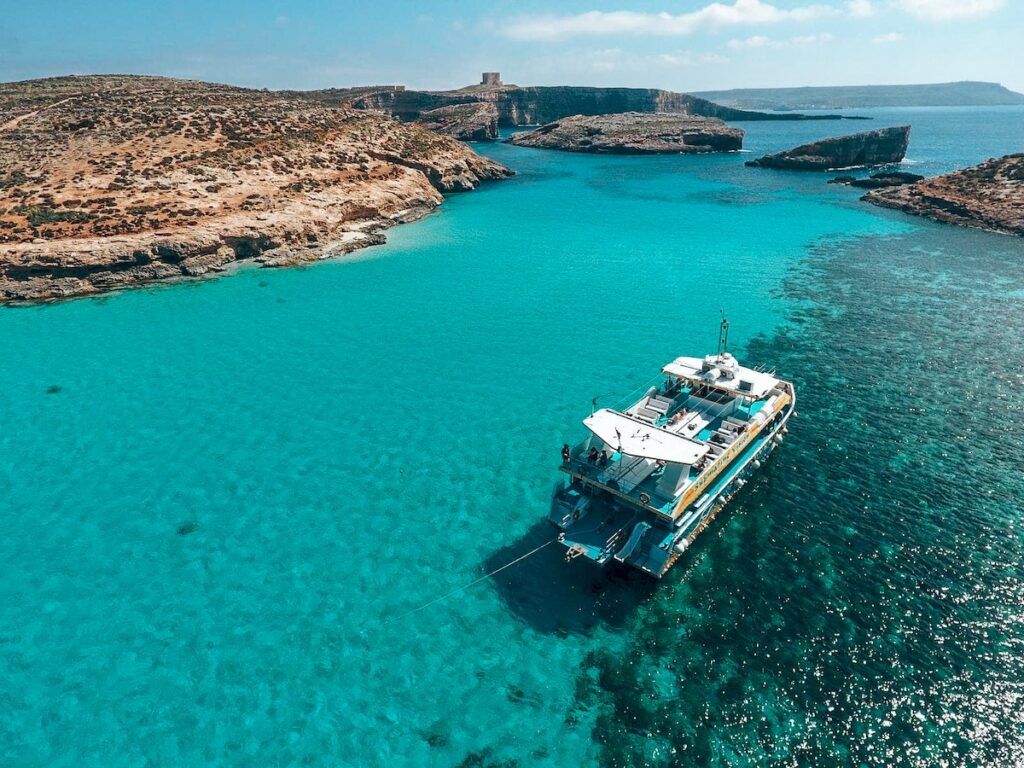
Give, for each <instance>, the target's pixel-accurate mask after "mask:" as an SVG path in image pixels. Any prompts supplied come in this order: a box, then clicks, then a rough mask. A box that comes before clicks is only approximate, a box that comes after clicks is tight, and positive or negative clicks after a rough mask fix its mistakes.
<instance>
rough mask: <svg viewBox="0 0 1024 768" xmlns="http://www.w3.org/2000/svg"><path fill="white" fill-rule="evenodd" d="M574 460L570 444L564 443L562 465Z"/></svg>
mask: <svg viewBox="0 0 1024 768" xmlns="http://www.w3.org/2000/svg"><path fill="white" fill-rule="evenodd" d="M571 458H572V452H571V451H570V450H569V444H568V443H562V463H563V464H568V463H569V459H571Z"/></svg>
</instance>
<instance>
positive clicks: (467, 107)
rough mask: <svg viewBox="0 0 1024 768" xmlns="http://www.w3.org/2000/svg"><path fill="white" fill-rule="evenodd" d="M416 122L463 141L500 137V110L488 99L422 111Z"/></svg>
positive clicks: (487, 139) (490, 139) (488, 139)
mask: <svg viewBox="0 0 1024 768" xmlns="http://www.w3.org/2000/svg"><path fill="white" fill-rule="evenodd" d="M416 123H417V124H419V125H422V126H423V127H424V128H427V129H429V130H431V131H436V132H437V133H440V134H443V135H444V136H451V137H452V138H453V139H459V140H461V141H493V140H494V139H497V138H498V110H497V109H496V108H495V106H494V104H492V103H490V102H487V101H477V102H471V103H468V104H450V105H448V106H447V107H438V108H437V109H430V110H427V111H426V112H421V113H420V114H419V117H417V118H416Z"/></svg>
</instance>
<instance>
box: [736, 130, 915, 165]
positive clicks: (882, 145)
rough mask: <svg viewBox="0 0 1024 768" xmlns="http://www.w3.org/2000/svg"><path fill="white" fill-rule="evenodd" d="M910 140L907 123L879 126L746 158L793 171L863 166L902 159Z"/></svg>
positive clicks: (751, 161)
mask: <svg viewBox="0 0 1024 768" xmlns="http://www.w3.org/2000/svg"><path fill="white" fill-rule="evenodd" d="M909 143H910V126H909V125H903V126H899V127H896V128H879V129H877V130H874V131H864V132H863V133H854V134H852V135H850V136H838V137H836V138H831V139H822V140H821V141H815V142H812V143H810V144H801V145H800V146H799V147H794V148H793V149H787V150H786V151H785V152H779V153H777V154H773V155H765V156H764V157H762V158H759V159H757V160H748V161H747V163H746V164H747V165H750V166H757V167H762V168H786V169H793V170H808V171H827V170H833V169H836V168H862V167H865V166H873V165H887V164H889V163H898V162H900V161H901V160H903V157H904V155H906V153H907V145H908V144H909Z"/></svg>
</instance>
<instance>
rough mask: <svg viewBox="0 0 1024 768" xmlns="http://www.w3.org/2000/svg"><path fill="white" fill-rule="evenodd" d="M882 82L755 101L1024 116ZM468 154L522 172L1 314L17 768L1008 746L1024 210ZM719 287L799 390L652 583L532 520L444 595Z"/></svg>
mask: <svg viewBox="0 0 1024 768" xmlns="http://www.w3.org/2000/svg"><path fill="white" fill-rule="evenodd" d="M863 112H864V111H862V113H863ZM868 114H871V115H872V116H873V117H874V118H875V120H873V121H872V122H871V123H853V122H850V123H842V124H838V123H821V122H808V123H748V124H745V125H743V126H742V127H743V128H745V129H746V130H747V139H746V147H747V148H748V149H749V150H750V151H751V153H763V152H766V151H771V150H778V149H782V148H785V147H788V146H791V145H793V144H796V143H799V142H802V141H804V140H809V139H813V138H819V137H822V136H826V135H835V134H836V133H838V132H841V131H846V132H852V131H855V130H863V129H866V128H869V127H881V126H884V125H896V124H902V123H905V122H909V123H911V124H912V125H913V134H912V138H911V145H910V151H909V153H908V159H907V163H906V167H907V169H908V170H917V171H919V172H921V173H924V174H933V173H938V172H942V171H947V170H951V169H953V168H956V167H960V166H964V165H969V164H973V163H977V162H980V161H982V160H984V159H986V158H988V157H991V156H997V155H1001V154H1005V153H1008V152H1011V151H1022V150H1024V109H1020V108H1001V109H920V110H873V111H868ZM479 149H480V151H482V152H484V153H486V154H488V155H490V156H492V157H494V158H496V159H497V160H499V161H501V162H503V163H506V164H507V165H509V166H510V167H512V168H514V169H515V170H516V171H518V176H516V177H515V178H514V179H512V180H510V181H506V182H501V183H495V184H491V185H487V186H485V187H484V188H482V189H480V190H478V191H476V192H473V193H468V194H462V195H455V196H452V197H450V198H449V200H448V201H447V202H446V203H445V205H444V206H443V207H442V208H441V210H440V211H439V212H438V213H436V214H435V215H432V216H430V217H428V218H427V219H425V220H423V221H421V222H419V223H416V224H412V225H407V226H402V227H399V228H396V229H394V230H392V231H391V232H390V233H389V238H390V242H389V243H388V245H386V246H383V247H380V248H375V249H372V250H368V251H363V252H361V253H359V254H357V255H356V256H355V258H350V259H347V260H336V261H328V262H323V263H319V264H316V265H313V266H310V267H306V268H297V269H286V270H257V269H249V270H243V271H241V272H239V273H237V274H234V275H232V276H228V277H224V278H222V279H217V280H208V281H201V282H195V283H184V284H176V285H164V286H158V287H153V288H149V289H145V290H134V291H128V292H124V293H119V294H115V295H110V296H105V297H102V298H97V299H86V300H77V301H71V302H66V303H62V304H57V305H51V306H41V307H29V308H7V309H2V310H0V359H2V361H3V363H2V365H0V493H2V496H0V499H2V514H0V564H2V566H3V572H2V574H0V764H2V765H4V766H12V767H13V766H67V767H68V768H71V767H74V768H88V767H92V766H95V767H102V768H116V767H119V766H149V765H153V766H172V765H173V766H178V765H182V766H199V765H229V766H251V765H275V766H300V765H317V766H319V765H337V766H388V767H389V768H392V767H393V768H412V767H413V766H416V767H420V766H443V767H445V768H448V767H455V766H461V767H463V768H470V767H472V768H486V767H490V768H512V766H519V767H520V768H526V767H527V766H551V767H554V766H652V767H653V768H661V767H662V766H705V765H713V766H764V765H778V766H831V765H837V766H846V765H851V766H928V767H930V766H981V765H984V766H1018V765H1021V764H1022V763H1024V529H1022V514H1021V513H1022V509H1024V474H1022V471H1024V469H1022V468H1024V241H1022V240H1020V239H1013V238H1010V237H1004V236H997V235H992V234H987V233H984V232H978V231H971V230H964V229H957V228H953V227H949V226H945V225H940V224H934V223H931V222H929V221H926V220H922V219H917V218H912V217H908V216H904V215H902V214H899V213H896V212H890V211H883V210H880V209H876V208H873V207H871V206H868V205H866V204H864V203H861V202H859V200H858V196H859V192H858V191H857V190H853V189H849V188H846V187H839V186H835V185H827V184H826V183H825V179H826V178H827V176H824V175H819V174H815V173H811V174H806V173H805V174H801V173H796V172H779V171H770V170H764V169H749V168H745V167H744V166H743V161H744V160H745V159H748V158H749V157H751V156H752V155H751V154H736V155H717V156H704V157H686V156H671V157H650V158H647V157H599V156H588V155H574V154H563V153H558V152H548V151H543V150H531V149H526V148H517V147H512V146H507V145H500V144H498V145H486V146H480V147H479ZM720 308H724V309H725V310H726V311H727V313H728V315H729V318H730V320H731V321H732V329H733V333H732V339H733V347H734V349H735V351H736V353H737V355H738V356H739V357H740V358H741V359H742V360H743V361H745V362H748V363H751V364H763V365H769V366H775V367H777V368H778V369H779V371H780V372H781V373H782V374H784V375H785V376H787V377H788V378H791V379H793V380H794V381H795V382H796V383H797V387H798V392H799V398H800V401H799V408H798V411H799V416H798V418H796V419H794V420H793V422H792V423H791V429H790V434H789V435H788V437H787V440H786V442H785V443H784V444H783V446H782V447H781V448H780V449H779V450H778V451H776V453H775V454H774V455H773V457H772V459H771V461H770V462H768V464H767V465H766V468H765V471H764V472H762V474H761V475H760V476H759V477H758V478H757V480H756V482H753V483H751V484H750V485H748V486H747V488H746V489H745V490H744V492H743V493H741V494H740V495H739V497H738V498H737V499H736V500H735V502H734V503H733V504H732V505H731V506H730V508H729V509H728V510H727V512H725V513H724V514H723V515H721V516H719V518H718V519H717V521H716V524H715V526H714V527H712V528H711V529H709V531H708V532H707V533H705V535H704V536H703V537H701V539H700V540H699V541H698V543H697V544H696V545H695V546H694V547H693V548H692V549H691V550H690V551H689V552H688V553H687V555H686V556H685V557H684V558H683V559H682V560H681V561H680V563H679V564H678V565H677V566H676V568H675V569H674V570H673V571H672V572H671V573H670V575H669V577H668V578H666V579H665V580H664V581H662V582H660V583H657V584H654V583H652V582H649V581H647V580H645V579H643V578H639V577H638V576H632V575H628V574H604V573H601V572H598V571H594V570H591V569H590V568H588V567H587V566H585V565H584V564H581V563H579V562H578V561H577V562H575V563H573V564H572V566H566V565H565V563H564V562H563V557H562V554H561V552H560V551H558V547H556V546H555V545H551V546H548V547H545V548H542V549H541V550H539V551H538V552H537V553H536V554H534V555H533V556H531V557H529V558H527V559H526V560H523V561H522V562H520V563H518V564H516V565H514V566H512V567H510V568H507V569H505V570H503V571H501V572H500V573H499V574H497V575H496V576H493V577H489V578H484V579H483V580H481V581H479V582H478V583H476V584H474V585H473V586H471V587H469V588H467V589H465V590H462V591H460V592H458V593H457V594H454V595H450V596H448V597H447V598H444V599H440V600H437V598H440V597H442V596H443V595H445V594H446V593H449V592H450V591H452V590H455V589H458V588H460V587H462V586H464V585H468V584H471V583H472V582H474V580H476V579H479V578H480V577H481V576H482V575H483V574H485V573H487V572H489V571H492V570H495V569H497V568H499V567H501V566H502V565H504V564H506V563H509V562H511V561H513V560H515V559H516V558H517V557H519V556H521V555H523V554H525V553H527V552H529V551H531V550H533V549H534V548H536V547H538V546H541V545H543V544H544V543H545V542H548V541H550V540H551V538H552V537H553V535H554V531H553V530H552V529H551V528H549V527H548V525H547V524H546V523H545V522H544V515H545V513H546V512H547V504H548V498H549V494H550V491H551V488H552V486H553V484H554V483H555V482H556V480H558V476H559V473H558V472H557V466H558V463H559V457H558V451H559V447H560V446H561V444H562V442H563V440H566V441H571V440H572V439H575V438H578V437H580V436H581V435H582V427H581V425H580V420H581V419H582V418H583V417H584V416H585V415H587V413H589V408H590V402H591V398H593V397H595V396H600V397H604V398H608V399H614V398H617V397H618V396H620V395H623V394H626V393H627V392H629V391H631V390H632V389H634V388H635V387H637V386H638V385H640V384H642V383H644V382H646V381H647V380H648V379H650V378H651V377H652V376H654V375H655V374H656V372H657V371H658V369H659V368H660V366H661V365H662V364H663V363H665V362H666V361H668V360H669V359H671V358H673V357H675V356H677V355H680V354H702V353H704V352H706V351H708V350H709V349H710V348H711V346H712V344H713V343H714V341H715V339H716V336H717V321H718V314H719V309H720ZM435 600H437V601H436V602H431V601H435ZM423 606H426V607H423Z"/></svg>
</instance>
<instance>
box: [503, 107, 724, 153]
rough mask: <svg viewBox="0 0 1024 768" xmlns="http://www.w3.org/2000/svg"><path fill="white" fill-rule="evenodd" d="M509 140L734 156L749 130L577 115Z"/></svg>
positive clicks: (716, 123) (627, 115) (671, 119)
mask: <svg viewBox="0 0 1024 768" xmlns="http://www.w3.org/2000/svg"><path fill="white" fill-rule="evenodd" d="M509 142H510V143H512V144H516V145H519V146H523V147H541V148H544V149H562V150H566V151H569V152H607V153H616V154H650V153H660V154H665V153H679V152H687V153H692V152H730V151H734V150H738V149H740V148H742V146H743V131H742V130H740V129H739V128H730V127H729V126H727V125H726V124H725V123H723V122H722V121H721V120H716V119H715V118H710V117H692V116H690V115H679V114H663V113H656V114H644V113H640V112H624V113H621V114H612V115H596V116H588V115H574V116H572V117H567V118H564V119H562V120H557V121H555V122H552V123H548V124H547V125H543V126H541V127H540V128H537V129H536V130H533V131H529V132H526V133H517V134H515V135H513V136H512V137H511V138H510V139H509Z"/></svg>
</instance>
